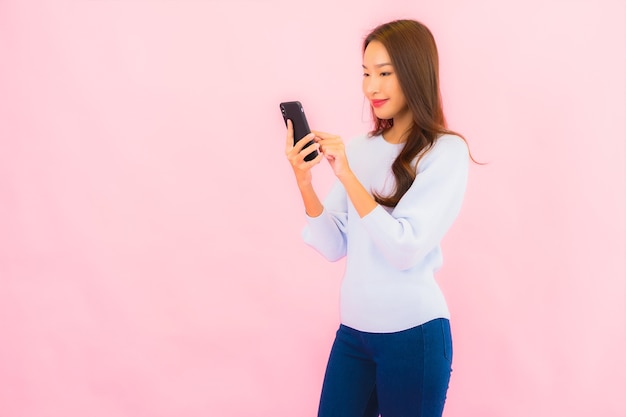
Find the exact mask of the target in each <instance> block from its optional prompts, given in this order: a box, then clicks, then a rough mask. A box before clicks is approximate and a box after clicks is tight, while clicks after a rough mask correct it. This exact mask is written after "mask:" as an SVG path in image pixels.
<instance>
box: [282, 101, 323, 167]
mask: <svg viewBox="0 0 626 417" xmlns="http://www.w3.org/2000/svg"><path fill="white" fill-rule="evenodd" d="M280 111H281V113H282V114H283V119H284V120H285V126H287V120H291V124H292V125H293V144H294V145H295V144H296V143H298V142H299V141H300V140H301V139H302V138H304V137H305V136H306V135H308V134H309V133H311V129H309V124H308V123H307V121H306V116H305V115H304V109H303V108H302V104H301V103H300V102H299V101H286V102H284V103H280ZM314 143H315V141H313V140H312V141H310V142H309V143H307V144H306V145H305V146H304V149H306V148H308V147H309V146H311V145H313V144H314ZM316 157H317V151H313V152H311V153H310V154H308V155H307V156H305V157H304V160H305V161H311V160H313V159H315V158H316Z"/></svg>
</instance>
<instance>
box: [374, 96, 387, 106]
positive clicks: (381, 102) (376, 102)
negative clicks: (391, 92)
mask: <svg viewBox="0 0 626 417" xmlns="http://www.w3.org/2000/svg"><path fill="white" fill-rule="evenodd" d="M388 100H389V99H388V98H386V99H384V100H372V106H374V107H376V108H378V107H380V106H382V105H383V104H385V103H386V102H387V101H388Z"/></svg>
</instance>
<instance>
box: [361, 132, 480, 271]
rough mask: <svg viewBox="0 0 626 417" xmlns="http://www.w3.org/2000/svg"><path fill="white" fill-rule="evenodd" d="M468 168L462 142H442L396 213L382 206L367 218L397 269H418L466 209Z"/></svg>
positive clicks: (365, 221) (366, 223)
mask: <svg viewBox="0 0 626 417" xmlns="http://www.w3.org/2000/svg"><path fill="white" fill-rule="evenodd" d="M468 164H469V156H468V151H467V146H466V145H465V142H463V140H462V139H460V138H458V137H455V136H445V137H443V138H441V139H439V141H438V143H437V144H436V145H435V147H434V148H433V149H431V151H429V153H428V154H427V155H425V156H424V158H423V160H422V161H421V162H420V168H419V172H418V175H417V177H416V178H415V181H414V182H413V185H412V186H411V188H410V189H409V190H408V191H407V192H406V194H405V195H404V197H402V199H401V200H400V202H399V203H398V205H397V206H396V207H395V208H394V209H393V211H392V212H391V213H388V212H387V211H386V210H385V209H384V208H382V207H381V206H377V207H376V208H375V209H374V210H372V211H371V212H370V213H369V214H368V215H366V216H364V217H363V218H362V224H363V226H364V227H365V229H366V230H367V231H368V233H369V235H370V236H371V237H372V240H373V241H374V243H375V245H376V246H377V248H378V249H379V250H380V252H381V253H382V254H383V256H384V257H385V258H386V259H387V260H388V261H389V262H390V263H391V264H393V265H394V266H395V267H396V268H398V269H408V268H411V267H413V266H415V265H416V264H417V263H418V262H420V261H421V260H422V259H423V258H424V257H425V256H426V255H427V254H428V253H430V251H432V250H433V249H434V248H435V247H436V246H437V245H439V243H440V242H441V239H442V238H443V236H444V234H445V233H446V232H447V231H448V229H449V228H450V226H451V225H452V223H453V221H454V219H455V218H456V216H457V215H458V212H459V210H460V208H461V203H462V200H463V195H464V193H465V187H466V183H467V171H468Z"/></svg>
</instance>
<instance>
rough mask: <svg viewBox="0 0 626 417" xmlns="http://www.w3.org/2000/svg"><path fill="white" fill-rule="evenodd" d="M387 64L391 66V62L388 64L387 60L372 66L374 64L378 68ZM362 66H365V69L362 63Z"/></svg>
mask: <svg viewBox="0 0 626 417" xmlns="http://www.w3.org/2000/svg"><path fill="white" fill-rule="evenodd" d="M387 65H390V66H391V64H390V63H389V62H383V63H382V64H376V65H374V66H375V67H376V68H380V67H384V66H387ZM362 67H363V68H365V69H367V67H366V66H365V65H362Z"/></svg>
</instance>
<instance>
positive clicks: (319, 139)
mask: <svg viewBox="0 0 626 417" xmlns="http://www.w3.org/2000/svg"><path fill="white" fill-rule="evenodd" d="M313 133H314V134H315V142H316V143H317V144H318V145H319V146H320V152H321V153H322V154H323V155H324V157H325V158H326V160H327V161H328V163H329V164H330V166H331V168H332V169H333V172H334V173H335V175H336V176H337V178H339V179H340V180H341V179H342V178H344V177H346V176H348V175H352V170H351V169H350V166H349V165H348V158H347V157H346V147H345V145H344V143H343V140H342V139H341V137H340V136H337V135H331V134H330V133H324V132H318V131H314V132H313Z"/></svg>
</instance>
